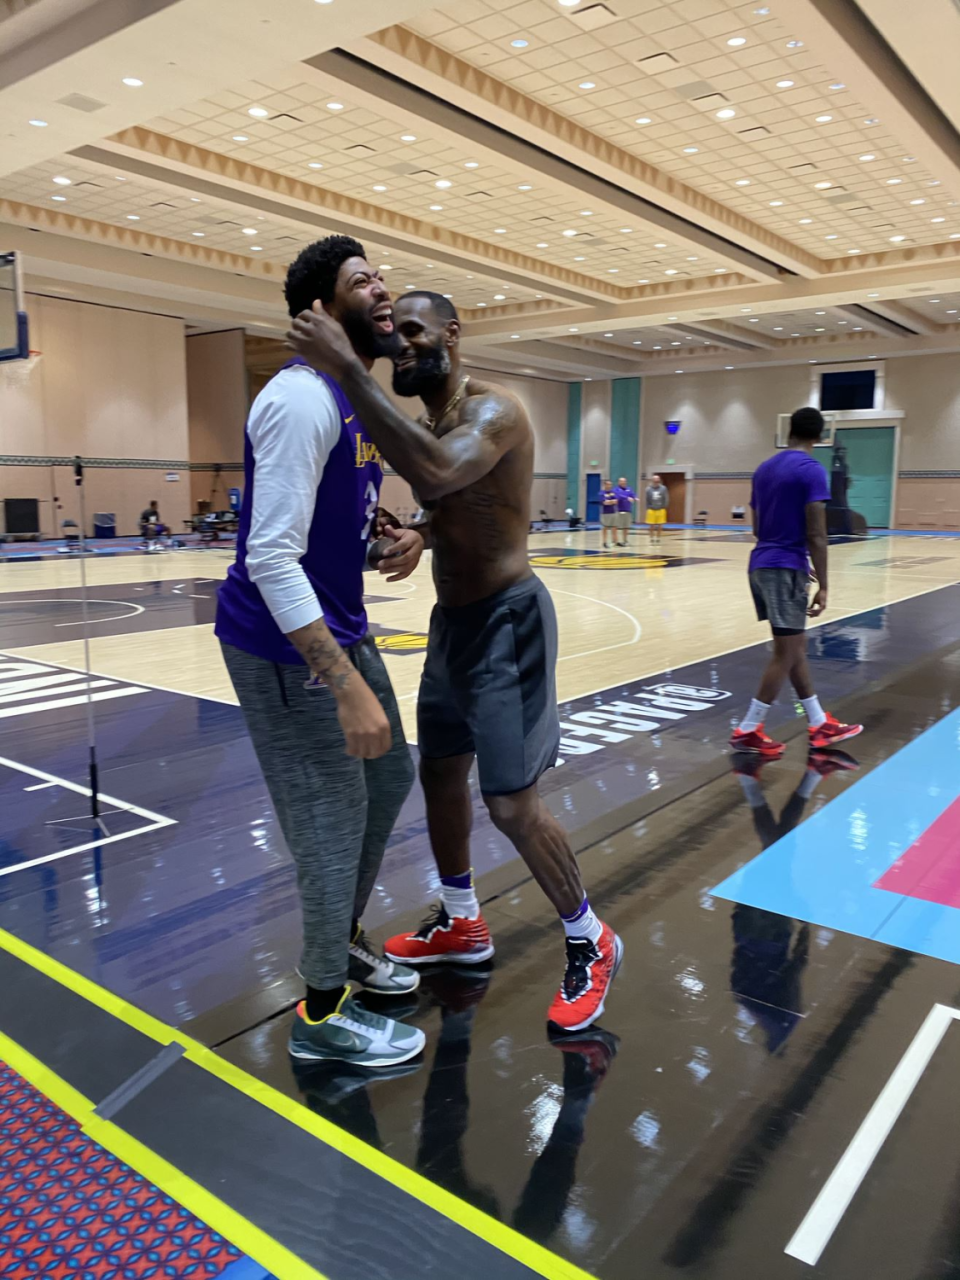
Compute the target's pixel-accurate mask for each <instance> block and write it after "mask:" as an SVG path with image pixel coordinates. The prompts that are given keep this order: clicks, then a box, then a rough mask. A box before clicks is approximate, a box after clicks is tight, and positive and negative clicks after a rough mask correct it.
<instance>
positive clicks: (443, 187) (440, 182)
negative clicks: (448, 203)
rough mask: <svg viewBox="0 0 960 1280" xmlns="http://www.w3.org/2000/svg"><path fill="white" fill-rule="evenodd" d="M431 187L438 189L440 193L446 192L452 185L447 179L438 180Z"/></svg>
mask: <svg viewBox="0 0 960 1280" xmlns="http://www.w3.org/2000/svg"><path fill="white" fill-rule="evenodd" d="M433 185H434V186H435V187H439V188H440V190H441V191H446V190H447V188H448V187H452V186H453V183H452V182H451V181H450V179H449V178H440V179H439V180H438V181H437V182H435V183H434V184H433Z"/></svg>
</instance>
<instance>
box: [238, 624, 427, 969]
mask: <svg viewBox="0 0 960 1280" xmlns="http://www.w3.org/2000/svg"><path fill="white" fill-rule="evenodd" d="M221 648H222V650H223V658H224V661H225V662H226V664H227V670H228V672H229V673H230V679H231V680H232V681H233V687H234V689H235V690H236V694H237V697H238V698H239V700H240V706H241V707H242V708H243V714H244V717H245V719H246V722H247V728H248V730H249V732H250V737H251V738H252V740H253V746H254V750H255V751H256V753H257V759H258V761H259V762H260V768H261V769H262V770H263V776H264V778H265V779H266V783H267V789H268V791H269V792H270V799H271V800H272V801H273V807H274V809H275V810H276V813H277V819H278V821H279V823H280V828H281V830H282V831H283V835H284V839H285V840H286V842H287V847H288V848H289V850H290V852H291V854H292V855H293V859H294V862H295V863H296V865H297V883H298V886H299V889H300V902H301V906H302V908H303V952H302V956H301V960H300V972H301V973H302V974H303V976H304V978H305V979H306V981H307V982H308V983H309V985H310V986H311V987H318V988H321V989H329V988H331V987H337V986H340V985H341V984H343V983H344V982H346V979H347V963H348V959H349V951H348V948H349V944H350V922H351V920H354V919H357V920H359V919H360V916H361V915H362V913H363V910H364V908H365V907H366V905H367V899H368V898H369V896H370V893H371V891H372V889H373V886H374V882H375V881H376V878H377V873H378V872H379V870H380V863H381V862H382V860H383V852H384V849H385V848H386V845H387V840H388V839H389V837H390V832H391V831H392V830H393V827H394V823H395V822H396V820H397V817H398V815H399V813H400V809H401V807H402V805H403V802H404V800H405V799H406V798H407V796H408V794H409V793H410V788H411V787H412V786H413V776H414V769H413V761H412V760H411V759H410V750H409V748H408V747H407V743H406V740H405V738H404V736H403V727H402V725H401V723H400V713H399V711H398V709H397V701H396V698H395V697H394V694H393V689H392V687H391V685H390V677H389V676H388V675H387V671H386V668H385V667H384V665H383V659H382V658H381V657H380V654H379V653H378V652H377V647H376V645H375V643H374V641H373V637H372V636H367V637H366V638H365V639H363V640H361V641H360V643H359V644H356V645H353V646H352V648H350V649H348V650H346V653H347V656H348V657H349V658H350V661H351V662H352V663H353V665H354V666H355V667H356V668H357V670H358V671H359V672H360V674H361V675H362V676H363V678H364V680H366V682H367V684H368V685H369V686H370V688H371V689H372V690H373V692H374V693H375V694H376V695H377V697H378V698H379V699H380V702H381V704H382V705H383V709H384V711H385V712H386V713H387V719H388V720H389V721H390V727H391V729H392V730H393V745H392V746H391V748H390V751H389V752H388V753H387V755H385V756H381V757H380V759H379V760H357V759H355V758H354V757H353V756H348V755H347V753H346V742H345V740H344V736H343V730H342V729H341V728H340V722H339V720H338V719H337V704H336V701H335V699H334V696H333V694H332V693H331V692H330V691H329V689H324V688H321V689H305V688H304V687H303V686H304V682H305V681H306V679H307V678H308V675H309V673H308V671H307V669H306V667H301V666H293V665H290V666H287V665H279V664H277V663H274V662H267V661H265V660H264V659H263V658H255V657H253V656H252V655H251V654H249V653H244V652H243V651H242V650H240V649H235V648H233V647H232V646H231V645H226V644H225V645H222V646H221Z"/></svg>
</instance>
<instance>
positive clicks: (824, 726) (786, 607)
mask: <svg viewBox="0 0 960 1280" xmlns="http://www.w3.org/2000/svg"><path fill="white" fill-rule="evenodd" d="M823 428H824V421H823V415H822V414H821V413H820V411H819V410H818V409H810V408H806V409H797V411H796V412H795V413H794V414H793V415H792V417H791V419H790V439H789V442H788V445H787V448H786V449H783V450H781V451H779V452H778V453H776V454H775V455H774V456H773V457H772V458H768V459H767V461H766V462H763V463H761V464H760V466H759V467H758V468H757V470H756V472H755V473H754V477H753V492H752V496H751V498H750V505H751V507H752V509H753V532H754V536H755V537H756V539H757V545H756V546H755V547H754V549H753V553H752V555H751V557H750V570H749V573H750V590H751V592H752V593H753V601H754V604H755V606H756V610H757V617H758V618H759V619H760V621H761V622H769V623H770V628H771V630H772V632H773V656H772V658H771V659H770V661H769V663H768V664H767V668H766V670H765V671H764V673H763V678H762V680H761V681H760V688H759V690H758V692H757V696H756V697H755V698H754V699H753V701H752V702H751V704H750V710H749V711H748V712H747V714H746V716H744V718H743V719H742V720H741V721H740V725H739V727H738V728H736V729H735V730H734V731H733V735H732V737H731V739H730V745H731V747H732V748H733V750H734V751H737V752H747V753H750V754H752V755H759V756H764V757H767V758H771V759H776V758H777V757H779V756H780V755H782V754H783V751H784V744H783V743H782V742H774V741H773V739H772V738H769V737H768V736H767V735H766V734H765V733H764V732H763V726H764V722H765V720H766V717H767V714H768V712H769V711H770V708H771V706H772V704H773V703H774V702H776V700H777V696H778V694H779V693H780V690H781V689H782V688H783V686H784V684H785V683H786V681H787V680H789V681H790V683H791V684H792V685H793V687H794V689H795V690H796V694H797V697H798V698H799V699H800V701H801V703H802V704H803V709H804V711H805V712H806V715H807V721H808V725H809V728H808V738H809V743H810V747H811V748H812V749H813V750H822V749H824V748H829V747H832V746H835V745H836V744H837V743H838V742H844V741H845V740H846V739H847V738H854V737H856V735H857V734H858V733H862V731H863V726H862V725H859V724H856V725H849V724H841V723H840V721H838V720H836V719H835V718H834V717H833V716H831V715H827V713H826V712H825V711H824V710H823V708H822V707H821V706H820V700H819V698H818V697H817V695H816V693H815V692H814V688H813V681H812V679H811V676H810V668H809V665H808V664H807V641H806V635H805V630H806V625H807V618H808V617H811V618H818V617H820V615H821V614H822V613H823V611H824V610H825V609H826V607H827V514H826V504H827V502H829V500H830V486H829V484H828V482H827V473H826V472H825V471H824V469H823V467H822V466H821V465H820V463H819V462H817V460H816V459H815V458H814V456H813V450H814V447H815V445H817V444H818V443H819V441H820V439H821V437H822V435H823ZM811 560H812V561H813V573H814V577H815V578H816V582H817V591H816V594H815V595H814V597H813V600H812V601H810V600H809V586H810V561H811Z"/></svg>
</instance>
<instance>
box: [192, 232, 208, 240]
mask: <svg viewBox="0 0 960 1280" xmlns="http://www.w3.org/2000/svg"><path fill="white" fill-rule="evenodd" d="M190 234H191V235H192V236H196V237H197V239H198V240H202V239H203V237H204V236H205V235H206V234H207V233H206V232H205V231H191V232H190Z"/></svg>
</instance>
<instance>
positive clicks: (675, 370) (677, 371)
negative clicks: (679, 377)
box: [673, 369, 683, 373]
mask: <svg viewBox="0 0 960 1280" xmlns="http://www.w3.org/2000/svg"><path fill="white" fill-rule="evenodd" d="M673 372H674V373H683V370H682V369H674V371H673Z"/></svg>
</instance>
